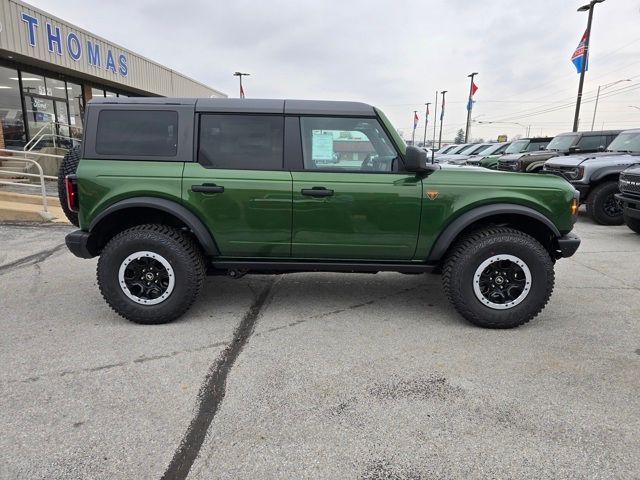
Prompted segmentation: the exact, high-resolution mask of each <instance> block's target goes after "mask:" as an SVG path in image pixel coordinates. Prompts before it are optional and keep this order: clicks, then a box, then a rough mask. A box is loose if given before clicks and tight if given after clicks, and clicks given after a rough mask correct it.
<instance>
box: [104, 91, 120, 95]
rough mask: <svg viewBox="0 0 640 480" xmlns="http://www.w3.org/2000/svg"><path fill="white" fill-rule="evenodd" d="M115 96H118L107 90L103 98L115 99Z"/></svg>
mask: <svg viewBox="0 0 640 480" xmlns="http://www.w3.org/2000/svg"><path fill="white" fill-rule="evenodd" d="M117 96H118V94H117V93H115V92H110V91H109V90H107V91H106V92H105V97H117Z"/></svg>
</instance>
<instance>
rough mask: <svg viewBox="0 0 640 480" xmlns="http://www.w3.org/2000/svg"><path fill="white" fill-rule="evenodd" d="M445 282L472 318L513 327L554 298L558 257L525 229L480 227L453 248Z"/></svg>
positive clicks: (458, 305)
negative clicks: (553, 258) (554, 260)
mask: <svg viewBox="0 0 640 480" xmlns="http://www.w3.org/2000/svg"><path fill="white" fill-rule="evenodd" d="M443 284H444V290H445V293H446V295H447V297H448V298H449V300H450V301H451V303H452V304H453V306H454V307H455V308H456V310H457V311H458V312H459V313H460V314H461V315H462V316H463V317H464V318H465V319H467V320H468V321H469V322H471V323H473V324H475V325H478V326H480V327H486V328H513V327H517V326H519V325H522V324H524V323H526V322H528V321H529V320H531V319H532V318H533V317H535V316H536V315H538V313H540V311H542V309H543V308H544V307H545V305H546V304H547V302H548V301H549V298H550V297H551V292H552V291H553V285H554V271H553V262H552V260H551V257H550V256H549V253H548V252H547V251H546V249H545V248H544V247H543V246H542V245H541V244H540V243H539V242H538V241H537V240H536V239H534V238H533V237H531V236H529V235H527V234H525V233H523V232H520V231H518V230H515V229H512V228H506V227H496V228H490V229H486V230H479V231H476V232H473V233H471V234H469V235H467V236H466V237H464V238H462V239H461V240H459V241H458V242H457V243H456V244H455V245H454V246H453V248H452V249H451V253H450V254H449V256H448V257H447V259H446V260H445V264H444V269H443Z"/></svg>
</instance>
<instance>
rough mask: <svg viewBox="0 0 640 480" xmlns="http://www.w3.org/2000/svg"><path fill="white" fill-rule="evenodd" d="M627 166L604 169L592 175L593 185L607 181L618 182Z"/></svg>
mask: <svg viewBox="0 0 640 480" xmlns="http://www.w3.org/2000/svg"><path fill="white" fill-rule="evenodd" d="M626 168H627V166H624V165H615V166H611V167H604V168H601V169H600V170H598V171H596V172H594V173H593V175H591V182H592V183H602V182H607V181H614V180H615V181H618V177H619V176H620V173H621V172H622V171H623V170H624V169H626Z"/></svg>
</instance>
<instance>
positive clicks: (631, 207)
mask: <svg viewBox="0 0 640 480" xmlns="http://www.w3.org/2000/svg"><path fill="white" fill-rule="evenodd" d="M615 197H616V199H617V200H620V201H621V202H622V204H623V205H624V214H625V216H627V217H631V218H636V219H638V220H640V196H631V195H628V194H625V193H616V194H615Z"/></svg>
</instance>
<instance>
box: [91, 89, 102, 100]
mask: <svg viewBox="0 0 640 480" xmlns="http://www.w3.org/2000/svg"><path fill="white" fill-rule="evenodd" d="M95 97H104V90H102V89H101V88H92V89H91V98H95Z"/></svg>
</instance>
